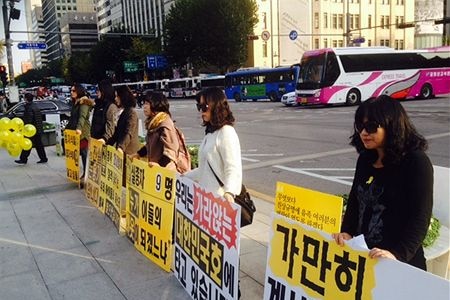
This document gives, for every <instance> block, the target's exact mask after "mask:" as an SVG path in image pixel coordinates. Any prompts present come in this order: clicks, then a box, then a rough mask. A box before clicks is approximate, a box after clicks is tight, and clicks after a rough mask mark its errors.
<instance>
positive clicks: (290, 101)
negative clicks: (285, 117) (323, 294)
mask: <svg viewBox="0 0 450 300" xmlns="http://www.w3.org/2000/svg"><path fill="white" fill-rule="evenodd" d="M281 103H283V104H284V105H286V106H295V105H297V96H296V95H295V92H290V93H286V94H284V95H283V97H281Z"/></svg>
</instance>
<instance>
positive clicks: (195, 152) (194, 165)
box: [187, 145, 199, 169]
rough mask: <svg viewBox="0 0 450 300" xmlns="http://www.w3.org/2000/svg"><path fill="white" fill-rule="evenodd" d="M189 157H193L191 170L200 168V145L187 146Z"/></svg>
mask: <svg viewBox="0 0 450 300" xmlns="http://www.w3.org/2000/svg"><path fill="white" fill-rule="evenodd" d="M187 148H188V151H189V155H190V156H191V169H195V168H197V167H198V148H199V146H198V145H188V146H187Z"/></svg>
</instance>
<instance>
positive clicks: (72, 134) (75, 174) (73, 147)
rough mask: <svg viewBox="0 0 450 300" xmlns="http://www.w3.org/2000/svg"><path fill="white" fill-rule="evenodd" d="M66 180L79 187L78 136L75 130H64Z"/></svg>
mask: <svg viewBox="0 0 450 300" xmlns="http://www.w3.org/2000/svg"><path fill="white" fill-rule="evenodd" d="M64 148H65V154H66V170H67V179H69V180H70V181H73V182H75V183H77V184H78V186H80V135H79V134H77V133H76V131H75V130H69V129H66V130H64Z"/></svg>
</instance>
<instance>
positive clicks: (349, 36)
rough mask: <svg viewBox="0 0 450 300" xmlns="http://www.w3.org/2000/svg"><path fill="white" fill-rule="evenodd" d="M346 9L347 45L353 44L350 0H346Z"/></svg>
mask: <svg viewBox="0 0 450 300" xmlns="http://www.w3.org/2000/svg"><path fill="white" fill-rule="evenodd" d="M345 4H346V11H345V28H346V30H345V37H346V42H345V44H346V46H347V47H349V46H351V30H350V3H349V0H346V3H345Z"/></svg>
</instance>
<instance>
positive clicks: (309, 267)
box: [264, 214, 378, 300]
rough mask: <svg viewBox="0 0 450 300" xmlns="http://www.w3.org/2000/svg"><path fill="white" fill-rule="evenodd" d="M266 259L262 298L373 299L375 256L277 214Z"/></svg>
mask: <svg viewBox="0 0 450 300" xmlns="http://www.w3.org/2000/svg"><path fill="white" fill-rule="evenodd" d="M267 262H268V263H267V270H266V281H265V293H264V299H303V298H305V299H324V300H336V299H355V300H362V299H364V300H371V299H372V295H373V294H372V291H373V289H374V288H375V265H376V264H377V262H378V260H376V259H371V258H369V256H368V251H360V250H355V249H352V248H351V247H350V246H348V245H345V246H344V247H341V246H339V245H338V244H337V243H336V242H335V241H334V240H333V239H332V238H331V236H329V235H328V236H327V235H324V234H322V233H321V232H319V231H317V230H315V229H310V228H308V227H306V226H305V225H302V224H300V223H298V222H295V221H292V220H289V219H287V218H285V217H282V216H280V215H277V214H274V218H273V222H272V231H271V238H270V242H269V251H268V259H267ZM281 285H283V287H281ZM281 293H282V294H283V295H282V294H281Z"/></svg>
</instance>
